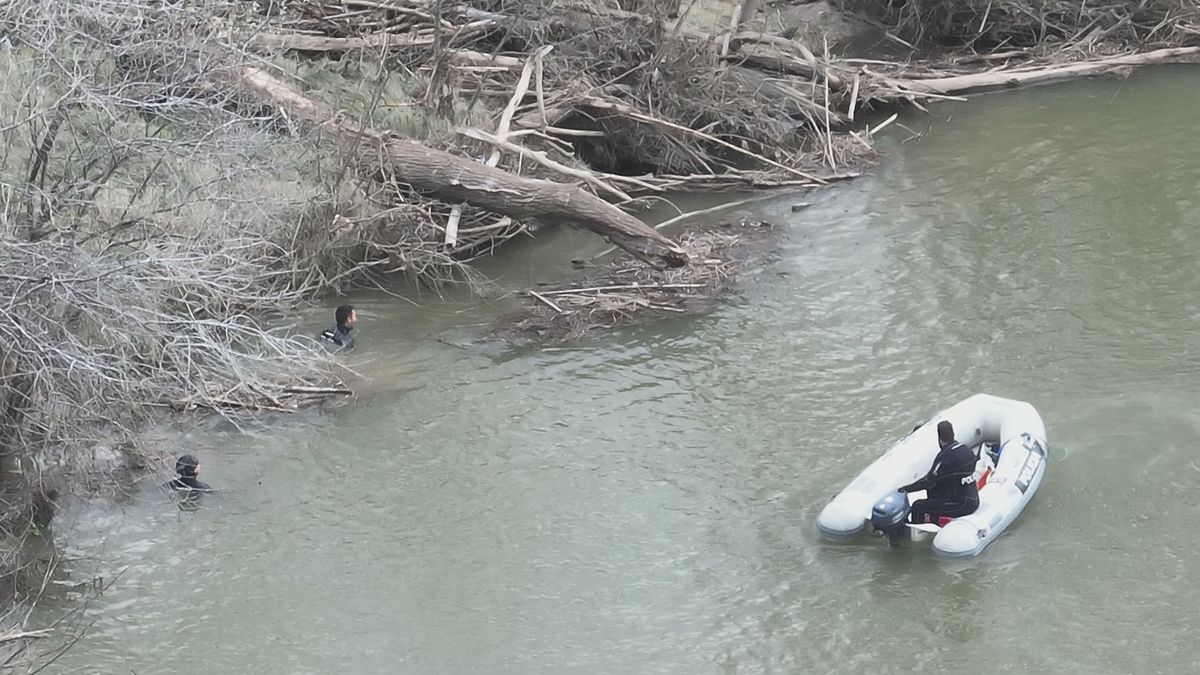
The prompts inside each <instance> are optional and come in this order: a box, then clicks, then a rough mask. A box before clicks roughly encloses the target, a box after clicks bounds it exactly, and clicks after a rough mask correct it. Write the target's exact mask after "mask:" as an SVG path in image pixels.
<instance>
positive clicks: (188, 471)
mask: <svg viewBox="0 0 1200 675" xmlns="http://www.w3.org/2000/svg"><path fill="white" fill-rule="evenodd" d="M198 466H200V460H198V459H196V456H195V455H183V456H182V457H180V458H179V459H177V460H175V473H177V474H179V475H180V476H189V477H190V476H195V475H196V467H198Z"/></svg>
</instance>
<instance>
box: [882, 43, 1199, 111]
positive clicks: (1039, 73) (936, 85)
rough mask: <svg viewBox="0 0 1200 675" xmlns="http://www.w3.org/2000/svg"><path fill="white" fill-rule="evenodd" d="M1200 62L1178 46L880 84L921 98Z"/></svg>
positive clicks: (885, 80)
mask: <svg viewBox="0 0 1200 675" xmlns="http://www.w3.org/2000/svg"><path fill="white" fill-rule="evenodd" d="M1197 59H1200V47H1175V48H1172V49H1158V50H1155V51H1152V52H1143V53H1141V54H1129V55H1126V56H1115V57H1110V58H1102V59H1095V60H1091V61H1082V62H1080V63H1068V64H1062V65H1048V66H1029V67H1023V68H1012V69H1009V70H995V71H988V72H985V73H974V74H971V75H954V76H951V77H940V78H929V79H915V78H914V79H904V78H891V77H883V78H877V82H878V83H880V84H883V85H885V86H887V87H891V88H893V89H895V90H897V91H898V92H900V93H903V94H911V95H913V96H915V97H916V98H920V97H921V95H922V94H933V95H942V96H945V95H952V94H970V93H978V92H981V91H988V90H992V89H1004V88H1008V87H1019V86H1031V85H1036V84H1048V83H1050V82H1059V81H1061V80H1069V79H1072V78H1076V77H1087V76H1091V75H1103V74H1105V73H1110V72H1113V71H1115V70H1118V69H1120V68H1128V67H1131V66H1144V65H1149V64H1155V63H1172V62H1190V61H1195V60H1197Z"/></svg>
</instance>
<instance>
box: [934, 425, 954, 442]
mask: <svg viewBox="0 0 1200 675" xmlns="http://www.w3.org/2000/svg"><path fill="white" fill-rule="evenodd" d="M937 429H938V445H940V446H942V447H943V448H945V447H947V446H951V445H954V425H953V424H950V422H949V421H948V420H942V421H941V422H938V426H937Z"/></svg>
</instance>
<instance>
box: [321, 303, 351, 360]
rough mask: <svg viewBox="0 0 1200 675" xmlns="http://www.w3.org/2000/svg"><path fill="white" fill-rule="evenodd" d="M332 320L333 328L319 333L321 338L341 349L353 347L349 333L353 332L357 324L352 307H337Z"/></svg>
mask: <svg viewBox="0 0 1200 675" xmlns="http://www.w3.org/2000/svg"><path fill="white" fill-rule="evenodd" d="M333 318H334V320H335V321H336V324H335V325H334V327H333V328H327V329H325V330H323V331H321V338H322V339H323V340H325V341H326V342H328V343H330V344H333V345H337V346H338V347H341V348H342V349H349V348H351V347H353V346H354V338H353V337H351V335H350V331H352V330H354V324H355V323H357V322H358V314H357V313H356V312H355V311H354V306H353V305H342V306H341V307H338V308H337V311H335V312H334V313H333Z"/></svg>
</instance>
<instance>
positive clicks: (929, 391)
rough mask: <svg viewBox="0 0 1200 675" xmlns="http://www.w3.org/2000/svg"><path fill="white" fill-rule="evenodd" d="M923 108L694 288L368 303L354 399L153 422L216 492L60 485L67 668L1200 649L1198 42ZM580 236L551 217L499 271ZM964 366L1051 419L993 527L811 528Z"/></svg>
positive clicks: (586, 662)
mask: <svg viewBox="0 0 1200 675" xmlns="http://www.w3.org/2000/svg"><path fill="white" fill-rule="evenodd" d="M931 110H932V113H933V114H932V116H930V117H920V116H914V117H909V118H907V119H906V120H904V123H905V125H907V127H908V128H909V129H911V130H912V131H915V132H919V133H921V137H920V138H916V139H909V136H910V132H909V131H906V130H904V129H901V128H899V127H895V128H893V130H892V133H891V136H890V138H891V140H890V141H889V142H887V143H885V144H884V145H885V148H884V149H885V152H886V158H885V159H884V160H883V161H882V163H881V164H880V165H879V166H878V167H877V168H876V169H875V170H873V171H872V174H871V175H869V176H865V177H863V178H861V179H859V180H856V181H854V182H851V183H847V184H844V185H840V186H837V187H834V188H831V189H828V190H824V191H820V192H816V193H809V194H804V195H797V194H787V193H780V194H779V195H778V197H777V198H776V199H772V200H769V201H765V202H761V203H758V204H756V205H754V206H753V207H752V208H742V209H739V210H737V211H736V212H735V215H739V216H750V217H756V218H763V219H767V220H770V221H773V222H775V223H777V224H778V227H779V229H780V233H779V239H780V241H779V247H778V250H777V251H775V252H774V253H772V254H770V255H768V256H766V257H764V259H763V260H762V261H761V263H759V264H757V265H754V266H752V268H751V269H749V270H747V274H746V275H745V277H744V278H743V280H742V282H741V283H740V284H739V286H738V289H737V291H736V292H735V293H734V294H733V295H732V296H730V297H729V298H727V299H726V300H725V301H723V302H722V303H721V304H720V306H719V307H718V309H717V310H716V311H715V312H714V313H712V314H711V315H708V316H705V317H701V318H686V319H685V318H668V319H664V320H661V321H656V322H653V323H650V324H646V325H642V326H637V327H630V328H625V329H620V330H617V331H615V332H612V333H608V334H605V335H601V336H598V337H595V338H592V339H587V340H585V341H581V342H579V343H575V344H573V345H570V346H567V347H564V348H556V349H551V350H539V349H532V348H521V349H515V348H509V347H506V346H504V345H503V344H498V343H496V342H491V341H488V340H486V339H485V337H486V335H487V334H488V333H489V330H490V325H491V321H492V320H494V319H495V318H496V317H498V316H500V315H502V314H503V313H504V312H505V311H506V310H507V309H508V306H507V305H505V304H504V303H503V302H485V301H481V300H471V299H465V298H462V299H450V300H448V301H447V302H445V303H442V302H437V301H434V300H433V299H431V298H418V302H419V304H421V305H422V306H420V307H413V306H412V305H410V304H408V303H404V302H401V301H399V300H396V299H392V298H389V297H387V296H383V295H363V296H359V297H354V298H352V301H353V302H355V304H356V305H357V306H359V307H360V315H361V327H360V330H359V336H358V340H359V344H360V347H359V348H358V349H357V350H356V351H355V352H354V353H352V354H351V355H349V356H348V357H347V362H348V364H349V365H350V366H351V367H353V368H355V369H356V370H357V372H359V373H360V374H361V376H362V377H363V378H365V381H360V382H359V383H358V386H357V389H358V390H359V391H360V392H361V393H360V395H359V397H358V398H357V400H356V401H354V402H353V403H352V404H351V405H348V406H343V407H337V408H333V409H330V410H327V411H324V412H316V411H313V412H307V413H303V414H299V415H295V416H289V417H287V418H286V419H280V420H277V421H276V422H273V423H272V424H271V425H270V426H267V427H256V428H251V429H247V430H244V431H242V432H239V431H237V430H234V429H231V428H227V427H225V426H224V425H221V424H216V423H211V422H210V423H204V424H199V425H197V426H195V427H192V428H179V429H174V430H168V431H165V432H164V439H166V440H165V441H164V442H169V443H170V444H171V445H172V446H178V450H179V451H180V452H183V451H187V452H192V453H194V454H197V455H199V456H200V457H201V459H202V461H203V463H204V479H205V480H207V481H209V482H211V483H213V484H214V485H216V486H218V487H220V488H222V489H223V490H224V492H223V493H221V494H219V495H213V496H212V497H211V498H209V499H207V503H206V504H205V506H204V508H201V509H200V510H198V511H194V512H182V511H180V510H178V509H177V508H175V507H174V506H173V505H172V504H171V503H170V502H168V500H167V499H166V497H164V496H163V495H161V494H160V493H159V492H158V491H157V490H156V489H155V488H154V487H153V485H151V484H150V483H152V482H153V481H146V483H147V485H146V486H145V487H144V488H142V489H139V490H138V491H137V492H136V493H135V495H134V496H133V497H132V498H130V499H128V500H124V501H122V502H120V503H117V504H109V503H104V504H92V505H77V507H76V508H74V509H73V510H69V511H68V512H66V513H64V514H62V515H61V517H60V519H59V520H58V521H57V522H56V529H57V536H58V538H59V540H60V542H61V544H60V549H61V550H60V552H61V553H63V554H64V555H65V556H67V557H68V558H70V559H71V562H70V563H68V565H67V568H68V569H69V578H68V579H66V580H65V581H67V582H76V583H77V582H82V581H86V580H89V579H91V578H93V577H95V576H101V577H104V578H105V579H110V580H111V579H113V578H116V577H118V575H119V578H117V579H116V582H115V583H113V584H112V586H111V587H109V588H108V590H107V591H106V592H105V593H104V594H103V595H101V596H100V597H99V598H98V599H96V600H95V601H93V602H92V603H91V604H90V605H89V607H88V608H87V610H86V617H87V620H88V621H89V622H90V623H91V626H90V628H89V629H88V631H87V633H86V635H85V637H84V638H83V639H82V640H81V641H80V642H79V643H78V644H77V645H75V646H74V647H73V648H72V649H71V650H70V651H69V652H68V653H67V654H66V655H65V656H64V657H63V658H62V659H60V660H59V661H58V662H57V663H55V664H54V665H53V666H52V671H53V672H68V673H76V672H77V673H97V672H100V673H128V672H136V673H139V674H144V673H168V672H170V673H214V672H231V673H232V672H245V673H383V672H388V673H391V672H404V673H513V674H526V673H761V672H795V673H825V672H828V673H844V672H845V673H852V672H872V673H877V672H897V673H899V672H961V671H963V670H965V669H968V668H970V669H972V670H977V671H981V672H1014V673H1026V672H1055V673H1076V672H1077V673H1098V672H1114V673H1125V672H1189V671H1194V670H1196V669H1197V668H1198V667H1200V648H1197V647H1196V646H1195V644H1194V641H1193V640H1192V634H1193V633H1194V632H1195V628H1196V620H1195V619H1194V618H1193V617H1194V615H1195V611H1194V608H1195V606H1196V605H1197V604H1198V603H1200V591H1197V590H1196V585H1195V583H1194V580H1195V578H1196V576H1197V575H1198V574H1200V562H1197V561H1198V560H1200V540H1197V538H1196V537H1195V536H1193V534H1192V532H1191V531H1190V525H1191V523H1192V522H1193V520H1194V518H1195V513H1194V501H1195V500H1194V499H1193V497H1194V492H1195V485H1196V482H1197V478H1198V477H1200V462H1198V461H1197V458H1196V457H1197V455H1196V448H1197V447H1200V388H1198V387H1197V385H1196V383H1197V382H1200V339H1198V338H1197V336H1198V335H1200V152H1198V150H1197V149H1198V145H1197V141H1196V129H1197V123H1198V122H1200V113H1197V111H1198V110H1200V72H1198V71H1197V70H1196V69H1195V68H1185V67H1180V68H1167V69H1158V70H1153V71H1148V72H1145V73H1143V74H1139V75H1137V76H1135V77H1134V78H1132V79H1129V80H1125V81H1111V80H1105V81H1087V82H1076V83H1070V84H1064V85H1061V86H1056V87H1052V88H1042V89H1033V90H1028V91H1018V92H1013V93H1005V94H997V95H990V96H987V97H981V98H979V99H976V100H974V101H972V102H969V103H963V104H958V103H955V104H944V105H938V106H934V107H932V108H931ZM803 201H811V202H813V205H812V206H811V207H809V208H807V209H804V210H802V211H799V212H797V213H792V211H791V206H792V205H793V204H795V203H798V202H803ZM698 205H699V206H704V205H707V204H698ZM685 208H686V207H685ZM602 248H604V244H603V243H602V242H598V241H596V240H595V239H594V238H592V237H590V235H586V234H583V233H577V232H573V231H567V230H564V231H560V232H553V233H546V234H545V235H544V236H542V237H541V238H539V240H537V241H536V242H530V243H528V244H521V245H519V246H516V247H514V248H513V249H512V250H510V251H506V252H504V253H503V254H502V256H501V257H500V258H499V259H498V260H497V261H495V264H494V265H493V266H492V267H491V268H490V270H489V271H490V272H492V273H493V274H494V275H495V276H496V277H497V279H498V283H500V284H501V285H504V286H511V287H513V288H520V287H525V286H527V285H528V284H530V283H534V282H537V281H553V280H556V279H561V278H563V277H564V276H565V275H567V274H569V273H570V264H569V262H568V261H569V259H570V258H572V257H579V256H581V255H588V254H591V253H595V252H597V251H599V250H601V249H602ZM501 265H503V270H502V271H501V267H500V266H501ZM328 313H329V311H328V309H327V308H326V309H325V310H323V311H322V313H321V315H320V316H318V315H317V314H316V313H315V312H314V313H313V314H312V315H311V316H305V317H298V318H297V320H298V321H299V320H302V321H303V323H304V325H306V326H307V325H309V324H311V326H312V329H313V332H316V331H317V330H319V329H320V328H322V327H323V323H324V319H325V315H326V314H328ZM978 391H985V392H989V393H994V394H997V395H1002V396H1008V397H1013V398H1020V399H1024V400H1028V401H1030V402H1032V403H1033V404H1034V405H1035V406H1037V407H1038V409H1039V410H1040V411H1041V413H1042V415H1043V417H1044V419H1045V421H1046V425H1047V428H1048V430H1049V434H1050V446H1051V461H1050V464H1049V466H1048V469H1047V473H1046V477H1045V481H1044V483H1043V484H1042V487H1041V489H1040V491H1039V492H1038V494H1037V495H1036V497H1035V498H1034V500H1033V502H1032V504H1031V505H1030V507H1029V508H1028V509H1027V510H1026V511H1025V513H1024V514H1023V515H1022V516H1021V518H1020V519H1019V520H1018V521H1017V523H1016V524H1015V525H1013V526H1012V527H1011V528H1010V529H1009V531H1008V532H1006V533H1005V535H1004V536H1002V537H1001V538H1000V539H999V540H998V541H997V542H996V543H994V544H993V545H992V546H991V547H990V548H988V549H987V551H985V553H984V554H983V555H982V556H980V557H978V558H976V559H972V560H969V561H956V562H946V561H939V560H936V559H934V558H932V557H931V556H930V554H929V552H928V550H927V549H921V548H914V549H905V550H888V548H887V546H886V545H885V544H884V543H883V542H881V541H879V540H874V539H870V538H867V537H864V538H863V539H861V540H858V541H856V542H853V543H850V544H832V543H826V542H823V541H822V540H821V539H820V537H819V535H818V533H817V530H816V527H815V518H816V514H817V513H818V512H819V510H820V509H821V507H822V506H823V505H824V504H825V503H826V501H827V500H828V499H829V498H830V497H831V496H832V495H833V494H834V493H836V492H837V491H838V490H840V489H841V488H842V487H843V486H844V485H845V484H846V483H847V482H848V481H849V480H850V479H851V478H853V477H854V475H855V474H856V473H857V472H858V471H859V470H861V468H862V467H864V466H865V465H866V464H867V463H868V462H870V461H871V460H872V459H873V458H874V457H876V456H877V455H878V454H879V453H880V452H882V451H883V450H884V449H885V448H886V447H887V446H888V445H889V444H890V443H892V442H893V441H894V440H895V439H896V438H898V437H899V436H900V435H902V434H903V433H904V432H905V431H907V430H908V429H911V427H912V425H913V424H914V423H915V422H918V421H920V420H922V419H924V418H926V417H927V416H928V415H929V414H931V413H933V412H934V411H936V410H937V409H938V408H941V407H945V406H947V405H950V404H952V403H954V402H956V401H958V400H960V399H962V398H964V397H965V396H967V395H970V394H972V393H975V392H978ZM181 426H182V425H181ZM164 478H165V477H164ZM73 597H74V596H73V593H72V592H69V591H63V592H60V593H57V594H55V598H56V599H55V600H54V601H51V602H46V603H44V604H43V605H42V606H41V610H40V611H41V612H42V613H43V615H44V616H46V617H53V616H56V612H61V611H62V610H63V608H64V607H67V606H69V604H70V602H71V600H72V599H73Z"/></svg>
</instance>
